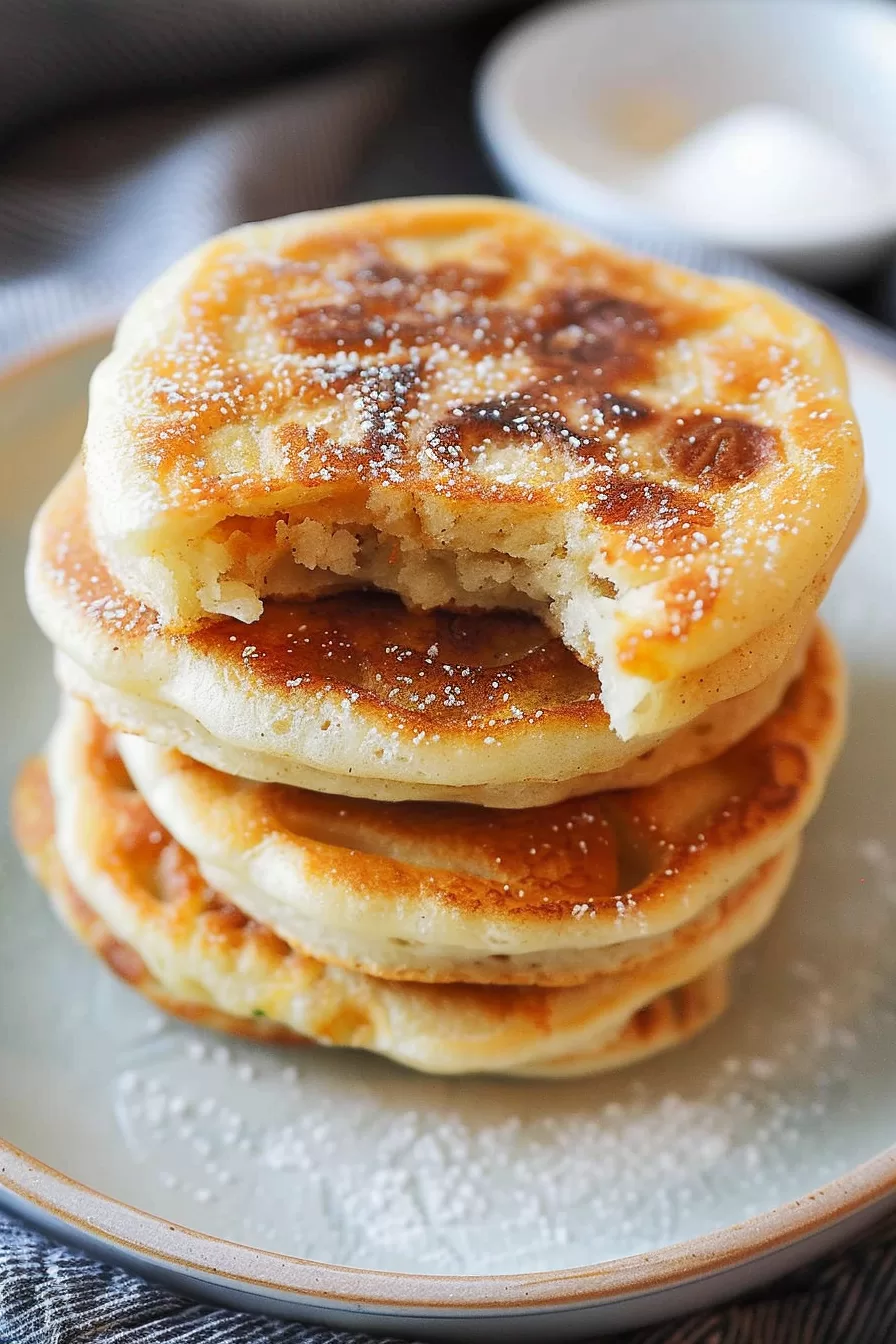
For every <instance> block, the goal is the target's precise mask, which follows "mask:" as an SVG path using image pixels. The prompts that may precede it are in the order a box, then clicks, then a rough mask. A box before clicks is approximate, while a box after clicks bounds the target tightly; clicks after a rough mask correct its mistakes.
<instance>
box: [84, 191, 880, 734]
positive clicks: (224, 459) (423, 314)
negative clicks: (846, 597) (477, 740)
mask: <svg viewBox="0 0 896 1344" xmlns="http://www.w3.org/2000/svg"><path fill="white" fill-rule="evenodd" d="M86 462H87V471H88V478H89V481H90V486H91V499H90V507H91V515H92V518H93V520H94V523H95V524H96V530H97V536H98V539H99V542H100V545H101V547H102V548H103V549H104V551H105V552H106V553H107V555H108V556H109V557H111V558H112V560H113V562H114V563H113V568H115V569H116V572H121V573H124V572H125V571H127V574H128V576H129V581H130V582H132V583H133V584H136V585H137V589H139V588H140V586H141V584H144V583H145V585H146V589H147V591H149V590H150V589H153V590H154V591H155V585H156V582H157V581H159V582H161V581H160V580H159V576H158V571H157V566H158V563H159V562H160V561H161V560H163V559H164V557H165V555H166V553H167V551H169V550H170V551H171V555H169V557H168V558H169V560H170V562H171V563H170V565H169V569H168V576H167V579H166V580H165V583H167V584H169V585H170V584H174V585H175V586H177V585H179V584H181V582H182V581H183V583H184V584H185V585H186V587H185V592H186V597H184V593H181V595H180V597H177V596H176V595H174V592H173V589H171V590H170V591H169V590H168V589H166V592H167V594H168V596H167V597H166V599H165V600H166V602H168V601H169V599H170V604H172V605H171V612H169V613H168V615H166V619H169V618H170V619H180V620H182V621H183V622H184V623H186V624H189V623H193V622H194V621H195V619H196V618H197V614H200V612H201V607H202V603H204V602H205V598H201V597H200V596H199V593H200V590H201V589H202V584H203V581H202V579H201V577H199V576H200V574H201V572H202V571H203V566H206V568H207V565H208V564H210V563H211V562H210V561H209V560H208V553H204V554H205V557H206V558H205V559H202V558H199V557H198V556H197V555H192V557H191V558H190V559H189V561H188V562H187V561H186V560H184V556H183V555H180V558H178V555H179V552H178V547H179V546H180V545H181V543H182V542H183V543H184V544H187V543H189V544H190V545H192V543H193V542H194V541H196V540H197V539H198V538H200V537H201V538H205V539H209V538H211V539H212V540H214V539H217V540H219V541H220V540H223V541H225V542H226V544H227V547H228V548H229V547H230V546H231V545H232V546H235V548H236V551H239V550H240V548H241V547H242V548H243V549H245V548H246V547H247V546H250V547H251V545H252V544H253V542H252V538H253V535H254V533H255V532H256V531H258V530H260V531H261V532H266V531H267V532H271V530H272V529H276V527H277V524H278V523H283V524H284V525H285V524H286V523H287V522H293V521H295V520H296V519H308V520H315V519H324V520H333V519H341V520H344V521H346V522H347V523H350V524H351V526H352V527H360V526H361V525H362V523H363V521H364V519H365V518H366V519H367V522H368V523H369V524H371V525H372V526H375V527H379V528H380V529H381V530H383V531H384V535H385V536H387V537H388V536H393V537H394V538H395V539H396V541H397V540H398V539H399V538H400V539H401V541H402V544H404V543H405V542H407V543H409V544H410V543H414V542H416V541H419V542H420V546H421V549H422V551H423V552H432V553H438V552H439V551H440V550H441V551H442V554H443V555H444V554H445V553H446V551H445V550H444V548H445V547H448V548H449V549H450V546H451V545H452V544H454V543H452V542H449V541H448V536H449V533H451V532H452V528H454V525H455V523H457V521H458V519H461V518H463V519H465V520H466V522H467V524H469V525H470V526H468V527H467V528H466V531H465V538H466V539H465V540H463V541H462V542H457V543H456V544H457V545H459V546H460V547H461V548H462V549H463V547H467V548H469V547H470V546H471V544H472V546H473V550H474V551H475V549H476V547H475V543H471V542H470V540H469V533H470V530H471V528H472V531H473V532H475V531H476V529H477V528H479V527H480V526H482V527H485V524H486V523H487V524H488V527H487V528H486V531H487V532H488V534H489V536H490V537H491V540H490V541H489V542H488V543H487V545H486V551H485V554H486V555H487V556H490V555H492V554H493V553H502V554H506V555H510V556H514V557H516V558H517V559H519V558H520V557H524V556H525V557H527V558H526V561H525V563H526V565H531V564H533V563H534V562H533V561H532V553H533V552H532V548H533V545H534V549H535V550H538V547H539V546H541V548H542V550H544V547H545V544H548V549H549V550H550V548H551V547H553V548H554V556H555V558H556V559H557V560H558V562H559V563H565V561H564V555H565V553H566V552H567V549H568V551H569V555H572V554H573V550H574V551H575V554H576V556H577V557H578V558H577V560H576V565H577V568H576V569H575V575H573V574H572V571H570V573H568V574H566V571H564V573H565V575H566V576H565V578H563V580H562V582H561V581H560V580H557V582H558V583H559V584H560V586H559V587H558V588H555V587H554V586H553V585H554V578H548V579H544V576H543V574H542V573H541V570H539V574H540V575H541V578H540V579H539V582H542V580H543V582H544V584H545V587H544V590H543V591H542V592H541V594H540V596H538V595H536V596H537V600H538V601H539V602H540V603H542V605H543V606H544V608H545V610H546V611H547V612H548V615H549V616H550V619H551V620H552V621H554V623H555V628H556V629H561V631H562V633H563V637H564V640H565V642H566V643H567V644H568V645H570V647H574V648H575V649H576V651H577V653H578V654H579V656H580V657H582V658H583V659H584V660H585V661H588V662H589V663H590V664H591V665H596V663H597V662H598V661H601V662H603V663H604V664H606V663H607V662H608V661H609V662H612V664H613V667H614V669H615V671H616V673H618V674H621V675H623V676H624V677H629V678H632V679H638V680H639V681H640V680H643V681H645V682H647V683H659V682H662V681H665V680H666V679H668V678H669V677H671V676H674V675H678V674H681V673H683V672H685V671H688V670H693V669H694V668H697V667H700V666H701V665H703V664H704V663H707V662H711V661H713V660H714V659H716V658H719V657H722V656H723V655H724V654H725V653H726V652H728V651H730V649H731V648H733V647H736V646H737V645H738V644H740V643H742V642H743V641H744V640H746V639H749V638H750V637H752V636H753V635H755V634H756V633H757V631H758V630H759V629H761V628H762V626H763V625H764V624H766V623H768V622H769V621H770V620H776V619H779V618H780V617H781V616H782V615H783V614H784V612H785V611H786V610H788V609H789V608H790V607H791V606H792V604H793V602H794V601H795V600H796V598H797V596H798V594H799V593H800V592H801V591H803V590H804V589H805V588H806V586H807V584H808V583H809V582H810V580H811V578H812V576H813V574H814V573H815V572H817V570H818V569H819V567H820V566H821V565H823V564H824V562H825V560H826V558H827V557H828V556H829V555H830V554H831V552H832V550H833V548H834V547H835V546H836V545H837V542H838V540H839V539H840V537H841V536H842V535H843V532H844V529H845V527H846V525H847V522H848V520H849V517H850V515H851V514H852V513H853V511H854V509H855V507H856V505H857V502H858V499H859V494H860V490H861V476H862V465H861V443H860V439H859V435H858V430H857V428H856V425H855V423H854V420H853V417H852V412H851V408H850V406H849V403H848V401H847V398H846V391H845V376H844V372H843V366H842V362H841V360H840V357H839V355H838V352H837V350H836V347H835V346H834V344H833V342H832V340H831V338H830V335H829V334H828V333H827V332H826V331H825V330H824V329H823V328H821V327H820V326H819V325H818V324H817V323H815V322H814V321H813V320H812V319H811V318H809V317H808V316H807V315H805V314H802V313H799V312H798V311H797V310H795V309H792V308H790V307H789V306H788V305H787V304H785V303H784V302H783V301H782V300H780V299H778V298H776V297H775V296H773V295H771V294H768V293H765V292H764V291H761V290H758V289H756V288H754V287H750V286H746V285H743V284H739V283H737V282H733V281H722V280H717V279H709V278H707V277H698V276H696V275H692V274H688V273H686V272H683V271H679V270H676V269H675V268H672V267H669V266H668V265H665V264H663V263H660V262H654V261H649V260H646V259H644V258H635V257H630V256H626V255H624V254H622V253H619V252H617V251H615V250H613V249H611V248H608V247H606V246H604V245H602V244H600V243H598V242H597V241H595V240H594V239H591V238H588V237H587V236H586V235H584V234H580V233H578V232H576V231H575V230H572V229H570V228H567V227H565V226H562V225H560V224H558V223H555V222H553V221H551V220H548V219H546V218H545V217H543V216H541V215H538V214H536V213H534V212H532V211H529V210H527V209H526V208H524V207H521V206H517V205H514V204H511V203H509V202H500V201H488V200H468V201H463V200H458V199H454V200H451V199H448V200H442V201H439V200H429V201H420V200H418V201H405V202H392V203H388V202H387V203H381V204H378V205H372V206H365V207H360V208H358V209H355V210H349V211H343V212H331V213H327V214H324V215H321V216H317V217H315V216H303V217H296V218H294V219H288V220H283V221H274V222H271V223H269V224H264V225H253V226H250V227H248V228H246V229H242V230H237V231H235V232H233V233H231V234H227V235H224V236H223V237H222V238H220V239H218V240H216V241H215V242H213V243H211V244H209V245H208V246H207V247H206V248H204V249H202V250H201V251H200V252H198V253H197V254H195V255H194V256H192V257H190V258H187V259H185V261H184V262H182V263H181V264H180V265H179V266H178V267H176V268H175V269H174V270H173V271H172V272H171V273H170V274H169V275H168V276H166V277H163V279H162V280H161V281H159V282H158V284H157V285H156V286H155V287H154V288H153V289H152V290H151V291H149V293H148V294H147V295H146V296H144V297H143V298H142V299H141V300H139V301H138V303H137V304H136V305H135V308H134V309H133V311H132V312H131V314H130V315H129V316H128V317H127V318H126V319H125V321H124V322H123V324H122V327H121V330H120V332H119V335H118V338H117V340H116V346H115V350H114V352H113V354H112V356H111V357H110V360H109V361H108V362H107V363H106V365H105V366H103V367H102V368H101V369H100V371H99V372H98V374H97V377H96V380H95V383H94V388H93V394H92V401H91V417H90V424H89V425H88V431H87V437H86ZM374 494H376V501H375V503H374V501H373V495H374ZM368 509H372V510H373V512H372V513H369V512H368ZM499 514H500V516H501V520H502V521H501V523H500V526H498V525H497V523H496V522H495V520H496V518H497V517H498V515H499ZM399 515H400V525H399V524H398V522H396V519H398V516H399ZM390 517H391V519H392V522H390V521H389V518H390ZM547 518H550V519H554V520H557V519H559V520H561V523H560V525H559V530H557V529H554V528H553V526H552V527H550V528H548V529H547V530H545V529H544V528H543V527H542V523H543V521H544V520H545V519H547ZM392 523H395V525H396V528H397V530H396V531H394V532H390V527H391V526H392ZM492 524H494V525H495V526H497V527H498V531H497V533H496V534H495V536H493V537H492V532H493V530H494V529H493V527H492ZM222 528H223V532H222V531H221V530H220V529H222ZM216 529H218V531H216ZM539 529H540V530H539ZM536 533H537V536H536ZM586 534H587V535H586ZM452 535H453V534H452ZM502 536H503V539H502ZM533 539H534V541H533ZM256 540H257V538H256ZM505 541H506V547H505V545H504V542H505ZM225 549H226V548H225ZM580 552H581V554H580ZM287 553H288V552H287ZM138 556H140V557H142V559H141V561H140V564H137V563H136V560H137V557H138ZM128 557H130V559H129V558H128ZM231 558H232V557H231ZM566 558H568V556H567V557H566ZM543 559H544V557H543V556H542V557H541V559H540V560H539V562H538V564H539V565H541V563H542V561H543ZM132 560H133V561H134V564H133V565H132V564H131V561H132ZM144 561H145V563H144ZM185 564H186V565H187V567H188V568H189V567H190V566H193V568H192V569H190V573H191V574H192V577H191V578H190V579H189V580H187V579H185V578H184V573H185V572H186V571H185V570H184V565H185ZM141 566H142V567H141ZM154 566H155V567H156V568H153V567H154ZM323 568H326V565H324V566H323ZM151 570H152V573H151V572H150V571H151ZM225 572H226V573H230V572H231V571H230V570H226V569H225V570H222V571H221V573H222V574H223V573H225ZM234 572H235V571H234ZM336 572H337V573H342V572H344V571H340V570H337V571H336ZM345 572H347V571H345ZM533 572H534V571H533ZM178 574H180V577H178ZM595 576H596V578H595ZM530 577H531V574H530ZM265 581H266V580H265ZM592 581H594V586H595V591H594V593H593V594H592V596H594V597H596V598H598V599H599V597H600V596H601V594H603V595H604V596H606V597H607V598H611V599H612V605H613V611H612V613H610V612H609V611H607V610H604V609H603V608H601V610H600V612H597V613H595V611H592V612H591V613H590V614H589V615H587V617H585V616H583V615H582V612H581V611H580V610H579V608H578V607H577V596H576V594H577V592H578V591H579V589H580V586H581V584H582V583H592ZM240 582H243V581H242V580H240ZM519 582H520V583H522V588H523V589H525V587H526V584H525V582H524V581H523V580H519ZM252 583H254V580H253V581H252ZM252 583H250V584H249V587H250V588H251V587H252ZM513 583H514V584H516V583H517V580H516V579H514V580H513ZM162 586H163V587H164V584H163V585H162ZM213 586H214V585H213ZM225 586H226V585H225ZM381 586H385V587H389V586H390V583H389V580H388V578H384V579H383V582H382V584H381ZM462 586H463V585H462ZM262 588H263V584H262ZM137 589H135V591H136V590H137ZM648 589H649V592H648ZM760 589H762V596H761V598H760V597H759V595H758V594H759V590H760ZM158 591H159V592H160V593H161V589H159V590H158ZM397 591H400V592H402V594H403V595H404V596H407V593H405V590H404V588H403V587H398V588H397ZM144 595H145V594H144ZM264 595H265V594H264V592H263V591H261V592H255V593H254V597H253V601H255V605H256V607H257V600H256V599H257V598H258V597H264ZM529 597H530V598H532V594H531V593H530V595H529ZM182 598H183V600H184V601H186V603H187V605H186V606H184V607H182V609H181V607H180V606H179V604H181V599H182ZM210 600H211V599H210ZM227 600H228V599H226V598H221V597H220V595H218V596H217V597H214V599H213V605H212V606H207V607H205V609H206V610H216V611H223V610H226V609H227V605H226V604H227ZM408 600H411V601H415V599H411V598H409V599H408ZM482 600H483V601H484V602H485V601H486V599H482ZM526 600H527V601H528V600H529V598H527V599H526ZM532 600H535V599H534V598H533V599H532ZM219 601H221V602H223V603H224V605H223V606H219V605H215V604H217V603H218V602H219ZM420 601H421V602H422V604H423V605H432V604H433V601H435V602H438V601H439V599H438V598H436V599H431V600H425V599H423V598H421V599H420ZM191 602H192V603H193V604H194V606H195V607H196V609H195V610H188V608H189V605H190V603H191ZM496 602H497V604H498V605H500V601H498V600H497V599H492V600H491V604H492V605H495V604H496ZM196 604H198V605H196ZM486 604H488V603H487V602H486ZM558 604H559V605H558ZM160 607H161V599H160ZM539 609H541V608H539ZM178 611H179V615H178V614H177V613H178ZM172 613H173V614H172ZM238 614H240V615H241V616H242V617H244V618H245V619H248V620H251V619H254V615H257V611H255V612H254V615H253V614H246V613H245V612H240V613H238ZM605 619H606V620H607V621H609V623H610V626H609V627H607V626H605V624H604V622H605ZM610 627H611V628H610ZM608 629H609V633H608ZM641 691H642V692H643V694H642V700H643V699H644V697H645V696H647V695H648V692H647V691H646V690H644V689H643V688H641ZM603 694H604V698H605V703H608V704H609V703H610V702H609V700H608V698H607V697H608V696H611V695H612V697H613V703H614V705H615V711H611V712H612V713H613V714H614V720H613V721H614V724H615V725H616V726H617V727H619V729H620V731H623V728H622V726H621V725H623V724H629V722H630V721H631V724H632V725H633V726H634V727H635V728H636V727H637V725H636V723H635V720H634V719H631V715H632V714H634V713H635V710H636V709H637V707H638V705H640V704H641V701H637V703H636V704H635V706H634V708H633V707H632V704H631V703H629V699H628V698H627V695H626V694H624V693H623V691H622V690H621V689H619V688H617V687H615V686H610V685H609V684H608V682H607V681H606V679H605V682H604V686H603ZM644 713H645V714H646V713H647V710H646V709H645V710H644ZM617 715H618V719H617V717H616V716H617ZM624 731H625V732H626V733H628V732H629V731H630V728H629V727H626V728H625V729H624Z"/></svg>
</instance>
